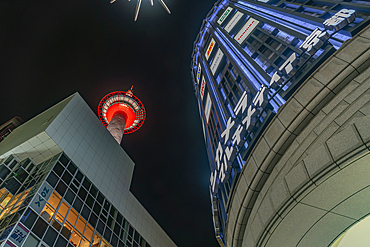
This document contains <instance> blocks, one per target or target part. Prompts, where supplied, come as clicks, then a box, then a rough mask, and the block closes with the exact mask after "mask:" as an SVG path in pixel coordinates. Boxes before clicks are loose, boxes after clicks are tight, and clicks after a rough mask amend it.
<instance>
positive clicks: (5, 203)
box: [0, 193, 13, 208]
mask: <svg viewBox="0 0 370 247" xmlns="http://www.w3.org/2000/svg"><path fill="white" fill-rule="evenodd" d="M12 197H13V196H12V194H10V193H9V194H8V195H7V196H5V197H4V198H3V199H2V200H1V202H0V206H1V207H2V208H5V207H6V205H8V203H9V201H10V200H11V199H12Z"/></svg>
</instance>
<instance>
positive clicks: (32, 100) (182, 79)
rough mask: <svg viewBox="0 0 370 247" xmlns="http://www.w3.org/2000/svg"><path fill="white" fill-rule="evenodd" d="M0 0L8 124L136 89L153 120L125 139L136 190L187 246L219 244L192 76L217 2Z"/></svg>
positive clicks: (2, 100)
mask: <svg viewBox="0 0 370 247" xmlns="http://www.w3.org/2000/svg"><path fill="white" fill-rule="evenodd" d="M165 2H166V4H167V6H168V7H169V8H170V10H171V12H172V14H171V15H169V14H167V12H166V11H165V10H164V9H163V8H162V6H161V5H160V4H159V2H158V1H157V0H154V6H153V7H151V6H150V4H149V1H148V0H143V3H142V7H141V11H140V14H139V18H138V21H137V22H134V21H133V18H134V9H135V5H136V1H135V0H133V1H131V2H128V1H124V0H117V2H115V3H114V4H110V3H109V0H89V1H87V0H74V1H70V0H63V1H29V0H27V1H23V0H17V1H8V0H3V1H0V81H1V84H0V85H1V89H0V95H1V96H0V104H1V112H2V114H1V116H0V123H4V122H5V121H7V120H9V119H11V118H12V117H14V116H16V115H17V116H20V117H21V118H23V119H24V120H25V121H27V120H29V119H30V118H32V117H34V116H35V115H37V114H39V113H41V112H42V111H44V110H46V109H47V108H49V107H51V106H52V105H54V104H56V103H57V102H59V101H61V100H62V99H64V98H66V97H67V96H69V95H71V94H72V93H74V92H76V91H78V92H79V93H80V94H81V96H82V97H83V98H84V99H85V100H86V102H87V103H88V104H89V105H90V107H91V108H92V109H93V110H94V111H95V112H96V111H97V105H98V103H99V101H100V99H101V98H102V97H103V96H104V95H105V94H107V93H110V92H112V91H116V90H123V91H126V90H127V89H129V88H130V86H131V85H134V94H135V95H136V96H137V97H138V98H139V99H140V100H141V101H142V102H143V104H144V106H145V108H146V111H147V118H146V121H145V123H144V125H143V126H142V128H141V129H140V130H139V131H137V132H135V133H133V134H130V135H127V136H125V137H124V139H123V144H122V146H123V147H124V149H125V150H126V151H127V153H128V154H129V155H130V157H131V158H132V159H133V161H134V162H135V163H136V167H135V173H134V179H133V182H132V186H131V190H132V192H133V193H134V194H135V195H136V196H137V198H138V199H139V201H141V202H142V203H143V205H144V206H145V208H146V209H147V210H148V211H149V213H150V214H152V215H153V216H154V218H155V219H156V220H157V222H158V223H159V224H160V225H161V226H162V227H163V229H164V230H165V231H166V232H167V233H168V235H169V236H170V237H171V238H172V239H173V241H174V242H175V243H176V244H177V245H178V246H193V247H194V246H195V247H197V246H199V247H212V246H218V245H217V242H216V240H215V237H214V231H213V225H212V218H211V203H210V198H209V192H208V181H209V174H210V171H209V165H208V161H207V157H206V150H205V146H204V140H203V134H202V127H201V122H200V119H199V113H198V108H197V104H196V99H195V95H194V93H193V88H192V82H191V77H190V60H191V57H190V56H191V52H192V47H193V42H194V40H195V37H196V35H197V33H198V32H199V28H200V25H201V23H202V21H203V19H204V18H205V16H206V14H207V13H208V11H209V10H210V9H211V8H212V6H213V4H214V2H215V0H186V1H185V0H182V1H181V0H165Z"/></svg>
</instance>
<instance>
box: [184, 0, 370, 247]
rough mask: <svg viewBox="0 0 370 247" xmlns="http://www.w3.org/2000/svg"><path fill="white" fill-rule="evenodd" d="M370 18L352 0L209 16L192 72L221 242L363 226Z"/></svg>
mask: <svg viewBox="0 0 370 247" xmlns="http://www.w3.org/2000/svg"><path fill="white" fill-rule="evenodd" d="M369 23H370V5H369V1H357V0H338V1H336V0H325V1H321V0H238V1H237V0H220V1H217V2H216V4H215V5H214V7H213V8H212V9H211V11H210V12H209V13H208V15H207V17H206V19H205V20H204V22H203V24H202V26H201V30H200V32H199V34H198V36H197V38H196V40H195V42H194V50H193V54H192V62H191V74H192V80H193V81H192V82H193V85H194V90H195V95H196V98H197V101H198V106H199V112H200V117H201V120H202V127H203V132H204V140H205V143H206V149H207V153H208V158H209V164H210V168H211V172H212V173H211V176H210V192H211V200H212V210H213V216H214V227H215V233H216V238H217V239H218V242H219V243H220V245H221V246H233V247H234V246H278V247H281V246H330V245H332V244H334V243H335V244H336V245H338V246H345V245H344V243H345V242H346V241H347V242H348V241H350V239H351V236H354V235H353V231H352V229H358V226H360V225H363V223H364V222H365V223H366V222H367V221H366V220H364V219H365V216H366V215H368V214H369V213H370V209H369V208H368V207H367V199H365V198H369V193H370V190H369V189H368V188H369V185H370V182H369V181H370V180H368V179H367V177H366V175H364V174H369V172H370V166H368V165H366V164H368V162H369V159H370V155H369V149H368V142H369V136H370V131H369V127H370V124H369V120H370V116H369V115H370V103H369V100H370V97H369V87H370V80H369V76H370V69H369V68H368V67H369V65H370V49H369V48H370V27H369ZM360 221H361V224H357V223H358V222H360ZM352 226H355V227H353V228H351V227H352ZM348 229H350V230H348ZM347 230H348V231H347ZM369 241H370V239H369V240H368V242H369ZM353 246H360V245H356V244H354V245H353Z"/></svg>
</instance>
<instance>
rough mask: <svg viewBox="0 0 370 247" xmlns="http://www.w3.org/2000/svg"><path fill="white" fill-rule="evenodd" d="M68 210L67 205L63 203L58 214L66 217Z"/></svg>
mask: <svg viewBox="0 0 370 247" xmlns="http://www.w3.org/2000/svg"><path fill="white" fill-rule="evenodd" d="M68 209H69V206H68V205H67V203H65V202H63V203H62V205H60V208H59V210H58V213H60V214H61V215H62V216H63V217H66V215H67V212H68Z"/></svg>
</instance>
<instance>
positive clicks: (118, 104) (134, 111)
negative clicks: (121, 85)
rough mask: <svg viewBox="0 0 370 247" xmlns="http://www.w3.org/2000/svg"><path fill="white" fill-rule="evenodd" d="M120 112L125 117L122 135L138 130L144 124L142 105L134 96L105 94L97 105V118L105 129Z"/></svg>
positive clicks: (120, 92) (122, 93)
mask: <svg viewBox="0 0 370 247" xmlns="http://www.w3.org/2000/svg"><path fill="white" fill-rule="evenodd" d="M117 111H122V112H124V114H125V115H126V116H127V118H126V125H125V129H124V131H123V133H124V134H129V133H132V132H135V131H136V130H138V129H139V128H140V127H141V126H142V125H143V123H144V120H145V117H146V112H145V108H144V105H143V104H142V103H141V101H140V100H139V99H138V98H137V97H135V96H134V95H132V94H131V95H126V92H124V91H116V92H112V93H109V94H107V95H106V96H104V98H103V99H102V100H101V101H100V103H99V105H98V116H99V119H100V121H101V122H102V123H103V124H104V126H105V127H107V125H108V124H109V121H110V120H111V118H112V116H113V115H114V113H115V112H117Z"/></svg>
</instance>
